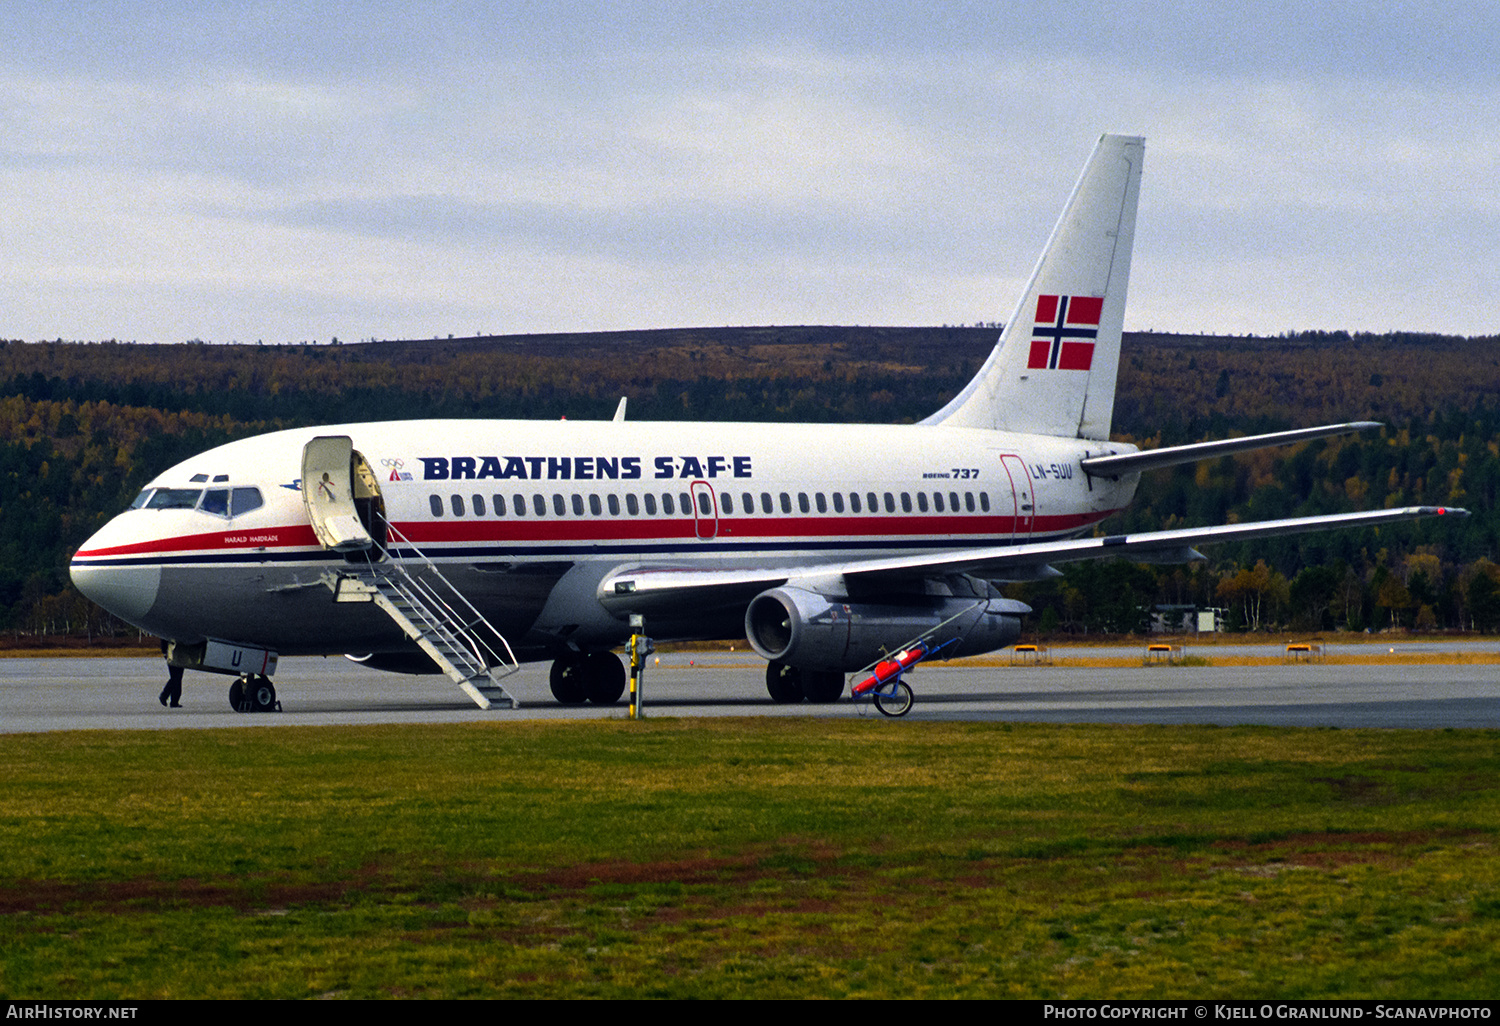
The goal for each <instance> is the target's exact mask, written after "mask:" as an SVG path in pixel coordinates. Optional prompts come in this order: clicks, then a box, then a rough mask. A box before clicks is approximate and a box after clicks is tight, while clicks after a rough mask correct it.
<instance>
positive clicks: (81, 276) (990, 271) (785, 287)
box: [0, 3, 1500, 340]
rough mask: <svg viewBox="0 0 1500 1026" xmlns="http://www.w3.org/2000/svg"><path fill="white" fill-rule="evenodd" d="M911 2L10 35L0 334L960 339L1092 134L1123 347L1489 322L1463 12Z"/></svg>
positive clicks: (214, 16) (1483, 102)
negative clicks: (909, 335)
mask: <svg viewBox="0 0 1500 1026" xmlns="http://www.w3.org/2000/svg"><path fill="white" fill-rule="evenodd" d="M65 6H66V5H65ZM939 11H940V14H939V15H938V16H935V15H934V14H933V9H932V7H931V5H926V4H923V5H916V4H893V3H887V4H833V5H819V6H818V7H816V8H813V9H811V10H809V11H799V12H791V13H789V12H787V11H785V10H784V9H783V8H782V7H779V6H774V5H769V4H765V5H757V4H736V5H733V6H731V5H727V4H712V3H710V4H705V5H695V6H694V7H692V8H690V9H689V8H683V7H681V6H680V5H676V4H673V5H665V4H635V5H631V6H630V7H629V8H621V7H618V6H617V5H605V4H581V5H570V6H569V7H568V8H566V9H559V8H556V7H555V6H553V5H540V4H526V3H522V4H515V5H507V7H506V8H505V10H504V11H502V12H499V13H497V12H496V11H494V10H493V9H492V8H490V7H488V6H481V5H475V4H465V3H451V4H444V5H433V6H427V5H423V6H412V5H397V4H384V3H373V4H349V5H334V6H329V5H324V4H317V5H314V4H301V3H243V4H230V5H210V6H209V7H201V6H197V5H181V6H178V5H173V4H170V3H166V4H161V5H152V6H151V7H149V8H147V7H141V6H139V5H110V4H104V5H93V6H90V7H88V8H76V9H75V8H71V7H69V8H68V9H66V10H56V11H54V10H52V9H51V7H50V6H49V5H33V6H31V7H27V8H25V9H23V10H21V11H19V12H17V18H16V24H15V26H14V27H13V33H14V36H15V45H14V46H13V47H12V49H11V52H10V53H9V55H7V56H6V57H5V58H3V59H0V187H3V188H5V189H6V190H7V195H8V196H9V197H11V199H10V201H9V202H8V203H7V204H6V205H5V207H4V208H3V209H0V234H3V236H4V237H5V238H6V239H7V241H8V243H9V245H8V246H7V248H6V252H5V253H4V254H3V255H0V261H3V262H0V304H3V305H0V309H4V310H5V311H6V314H7V316H8V317H9V319H10V322H9V323H8V324H0V334H5V335H9V336H12V337H15V336H18V335H19V336H25V337H43V336H45V337H55V336H57V335H63V336H65V337H88V336H89V335H90V334H91V333H100V332H102V333H103V334H104V335H106V336H108V335H118V336H121V337H135V338H153V337H157V338H162V339H166V340H175V339H178V338H180V337H188V336H191V335H201V336H202V337H205V338H211V339H219V340H223V339H228V338H241V339H244V338H261V337H263V338H266V339H267V340H278V339H283V338H286V339H300V338H311V337H324V338H326V337H327V336H329V335H331V334H338V335H340V336H341V337H346V338H348V337H360V336H367V335H376V336H380V337H398V336H401V335H417V336H420V335H431V334H446V333H447V332H449V331H454V332H456V333H468V332H469V331H472V330H474V328H475V326H476V322H478V321H483V322H486V323H488V325H489V328H490V330H518V331H528V330H551V329H559V330H561V329H567V330H574V329H587V328H600V329H607V328H622V327H653V326H662V325H674V324H703V323H711V324H717V323H770V322H775V321H797V322H824V323H839V322H843V323H944V322H962V321H977V320H994V319H997V318H1000V317H1004V316H1007V315H1008V313H1009V307H1010V305H1011V304H1012V303H1013V302H1014V296H1015V293H1016V292H1017V291H1018V290H1019V288H1020V285H1021V280H1022V279H1023V278H1024V276H1025V275H1026V274H1027V273H1028V272H1029V270H1030V267H1031V264H1032V262H1033V260H1034V259H1035V255H1036V252H1037V250H1038V248H1039V247H1040V245H1041V244H1042V242H1043V241H1044V240H1045V238H1046V235H1047V232H1048V230H1049V229H1050V226H1051V223H1052V220H1053V219H1054V218H1055V216H1056V212H1057V210H1058V209H1059V208H1060V206H1061V203H1062V200H1063V198H1064V197H1065V196H1066V194H1067V190H1068V188H1069V187H1070V185H1071V183H1072V181H1073V178H1074V176H1076V174H1077V172H1078V169H1079V167H1081V165H1082V162H1083V159H1084V157H1085V156H1086V155H1087V153H1088V150H1089V147H1090V145H1091V144H1092V141H1093V139H1094V137H1095V136H1097V134H1098V133H1099V132H1100V131H1102V130H1121V131H1127V132H1135V133H1140V134H1144V135H1146V136H1147V137H1148V143H1147V163H1146V179H1145V186H1144V189H1143V194H1142V209H1141V225H1140V231H1139V232H1138V241H1137V254H1136V261H1135V268H1134V270H1135V281H1134V282H1133V284H1132V296H1131V304H1130V310H1129V313H1128V322H1129V323H1130V324H1132V325H1133V326H1141V327H1145V326H1154V327H1158V328H1173V329H1177V330H1188V331H1192V330H1262V331H1279V330H1282V329H1283V328H1284V327H1287V326H1290V325H1300V326H1307V327H1327V328H1341V327H1342V328H1378V327H1384V326H1389V325H1390V324H1392V323H1393V318H1394V319H1399V320H1400V321H1401V323H1402V326H1405V327H1410V328H1414V329H1425V330H1439V331H1454V332H1462V333H1481V332H1489V331H1493V330H1494V323H1495V320H1496V314H1497V312H1500V311H1497V310H1496V307H1495V304H1494V301H1493V300H1492V299H1491V298H1490V297H1491V296H1493V295H1494V290H1493V289H1489V288H1488V287H1487V285H1488V278H1489V277H1492V275H1489V274H1487V272H1484V271H1483V268H1485V267H1495V266H1500V260H1496V259H1495V258H1496V256H1497V254H1496V252H1495V250H1496V246H1497V243H1496V242H1495V241H1494V240H1495V239H1496V238H1497V233H1496V231H1495V229H1496V227H1497V225H1496V223H1495V222H1496V206H1497V195H1496V187H1495V186H1494V185H1493V184H1492V183H1493V181H1494V180H1495V169H1496V165H1497V155H1500V154H1497V145H1500V144H1497V142H1496V140H1497V139H1500V132H1497V131H1496V129H1497V128H1500V125H1497V124H1496V121H1497V115H1496V113H1495V112H1496V111H1497V110H1500V102H1497V101H1500V96H1497V95H1496V93H1497V83H1496V80H1495V77H1494V75H1493V73H1492V71H1491V70H1490V61H1489V51H1490V49H1491V46H1490V44H1492V43H1493V42H1494V41H1495V40H1496V39H1497V38H1500V33H1497V32H1496V31H1495V29H1496V19H1497V15H1496V14H1494V13H1492V12H1491V11H1490V10H1489V8H1488V7H1487V6H1481V5H1477V4H1474V5H1471V4H1463V3H1454V4H1410V3H1409V4H1397V5H1378V6H1377V7H1375V8H1369V7H1367V6H1366V5H1355V4H1346V3H1326V4H1318V5H1310V6H1308V5H1300V4H1299V5H1295V6H1294V5H1290V4H1276V3H1272V4H1263V5H1252V6H1251V7H1248V8H1245V9H1243V10H1241V9H1240V8H1239V7H1231V6H1230V5H1223V4H1218V5H1216V4H1197V5H1187V4H1167V3H1146V4H1131V5H1128V6H1127V5H1110V4H1103V5H1100V4H1088V5H1084V4H1070V3H1054V4H1038V5H1031V6H1027V7H1024V8H1022V9H1021V10H1007V9H1005V6H1004V5H992V4H954V5H945V6H943V7H941V8H940V9H939ZM1481 285H1483V286H1485V287H1483V288H1480V287H1479V286H1481ZM1455 293H1457V294H1459V295H1461V296H1463V297H1464V301H1462V302H1454V301H1453V299H1452V296H1453V295H1454V294H1455ZM84 312H87V317H85V316H84ZM111 320H112V321H113V324H112V325H109V326H102V327H101V326H97V325H101V324H103V323H104V322H109V321H111ZM455 325H457V326H455Z"/></svg>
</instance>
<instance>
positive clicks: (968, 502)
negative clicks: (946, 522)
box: [964, 492, 974, 513]
mask: <svg viewBox="0 0 1500 1026" xmlns="http://www.w3.org/2000/svg"><path fill="white" fill-rule="evenodd" d="M964 508H965V509H967V510H968V511H969V512H970V513H972V512H974V493H973V492H964Z"/></svg>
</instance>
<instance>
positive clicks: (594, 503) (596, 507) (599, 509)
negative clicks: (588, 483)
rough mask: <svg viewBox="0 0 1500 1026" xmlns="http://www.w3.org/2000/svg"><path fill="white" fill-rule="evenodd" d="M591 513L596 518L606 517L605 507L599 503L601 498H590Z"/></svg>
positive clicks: (593, 496)
mask: <svg viewBox="0 0 1500 1026" xmlns="http://www.w3.org/2000/svg"><path fill="white" fill-rule="evenodd" d="M589 512H590V513H592V514H594V516H596V517H600V516H603V515H604V505H603V504H602V503H601V502H600V501H599V496H597V495H590V496H589Z"/></svg>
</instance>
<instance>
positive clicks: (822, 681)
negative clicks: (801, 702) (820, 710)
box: [802, 670, 844, 705]
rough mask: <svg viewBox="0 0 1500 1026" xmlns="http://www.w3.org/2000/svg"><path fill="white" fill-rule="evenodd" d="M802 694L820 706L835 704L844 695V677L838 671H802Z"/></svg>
mask: <svg viewBox="0 0 1500 1026" xmlns="http://www.w3.org/2000/svg"><path fill="white" fill-rule="evenodd" d="M802 693H803V694H804V695H806V696H807V700H808V701H809V702H817V703H819V704H820V705H827V704H829V703H830V702H837V701H838V700H839V696H841V695H842V694H843V693H844V675H843V674H842V673H840V672H839V671H838V670H803V671H802Z"/></svg>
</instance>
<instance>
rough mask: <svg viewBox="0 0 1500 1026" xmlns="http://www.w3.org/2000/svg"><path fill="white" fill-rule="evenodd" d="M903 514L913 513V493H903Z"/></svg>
mask: <svg viewBox="0 0 1500 1026" xmlns="http://www.w3.org/2000/svg"><path fill="white" fill-rule="evenodd" d="M901 512H903V513H910V512H911V493H910V492H902V493H901Z"/></svg>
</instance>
